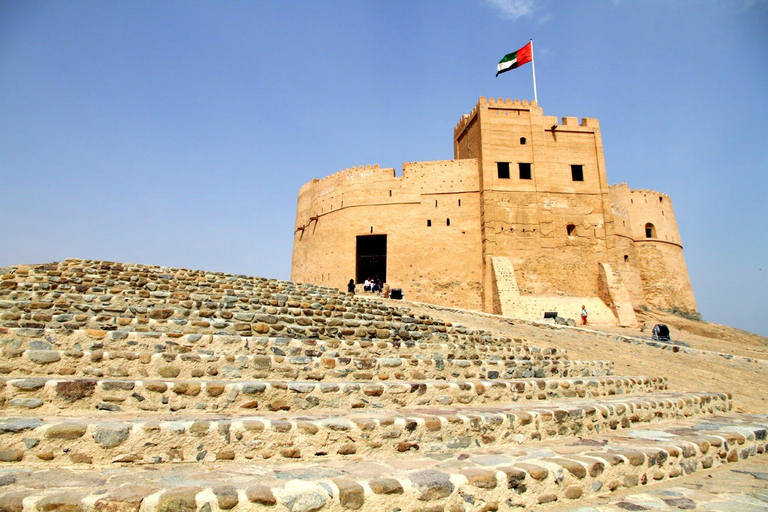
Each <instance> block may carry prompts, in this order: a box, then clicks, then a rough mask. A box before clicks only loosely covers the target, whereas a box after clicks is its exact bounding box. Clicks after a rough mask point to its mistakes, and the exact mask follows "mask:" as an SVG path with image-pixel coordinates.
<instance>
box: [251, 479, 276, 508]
mask: <svg viewBox="0 0 768 512" xmlns="http://www.w3.org/2000/svg"><path fill="white" fill-rule="evenodd" d="M245 495H246V496H247V497H248V500H249V501H250V502H251V503H257V504H259V505H274V504H275V503H277V500H276V499H275V495H274V494H273V493H272V489H270V488H269V487H267V486H266V485H263V484H253V485H251V486H249V487H248V488H247V489H246V490H245Z"/></svg>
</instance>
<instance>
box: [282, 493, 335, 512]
mask: <svg viewBox="0 0 768 512" xmlns="http://www.w3.org/2000/svg"><path fill="white" fill-rule="evenodd" d="M283 501H284V502H285V506H286V507H287V508H288V510H289V511H290V512H314V511H315V510H320V509H321V508H323V507H324V506H325V504H326V503H327V502H328V497H327V493H326V492H324V491H321V490H317V491H312V490H296V491H289V490H287V489H286V491H284V494H283Z"/></svg>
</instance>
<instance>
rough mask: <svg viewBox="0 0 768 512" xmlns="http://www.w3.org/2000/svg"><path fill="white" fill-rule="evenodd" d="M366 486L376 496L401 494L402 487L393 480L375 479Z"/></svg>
mask: <svg viewBox="0 0 768 512" xmlns="http://www.w3.org/2000/svg"><path fill="white" fill-rule="evenodd" d="M368 485H369V486H370V488H371V490H372V491H373V492H374V493H376V494H403V486H402V485H401V484H400V482H398V481H397V480H395V479H394V478H376V479H374V480H371V481H369V482H368Z"/></svg>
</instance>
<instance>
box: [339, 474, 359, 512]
mask: <svg viewBox="0 0 768 512" xmlns="http://www.w3.org/2000/svg"><path fill="white" fill-rule="evenodd" d="M333 483H335V484H336V486H337V487H338V488H339V503H341V506H342V507H344V508H346V509H349V510H358V509H359V508H361V507H362V506H363V503H364V502H365V491H364V489H363V486H362V485H360V484H358V483H357V482H353V481H352V480H345V479H340V478H337V479H335V480H334V481H333Z"/></svg>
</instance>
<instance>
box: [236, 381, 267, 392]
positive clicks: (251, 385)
mask: <svg viewBox="0 0 768 512" xmlns="http://www.w3.org/2000/svg"><path fill="white" fill-rule="evenodd" d="M240 389H241V391H242V392H243V394H245V395H253V394H255V393H263V392H264V391H266V389H267V385H266V384H264V383H263V382H247V383H244V384H242V385H241V388H240Z"/></svg>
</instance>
